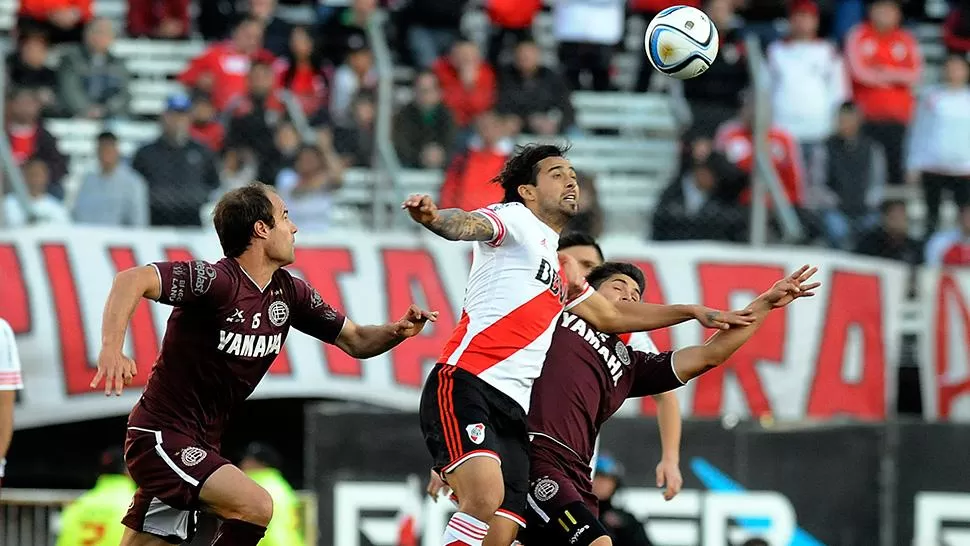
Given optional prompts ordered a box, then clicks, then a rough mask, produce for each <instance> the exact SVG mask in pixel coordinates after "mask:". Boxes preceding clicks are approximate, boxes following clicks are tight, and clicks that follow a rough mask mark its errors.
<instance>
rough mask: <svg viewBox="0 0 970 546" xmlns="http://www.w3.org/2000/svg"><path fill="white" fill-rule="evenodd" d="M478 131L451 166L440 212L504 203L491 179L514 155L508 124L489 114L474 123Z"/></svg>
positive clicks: (500, 192)
mask: <svg viewBox="0 0 970 546" xmlns="http://www.w3.org/2000/svg"><path fill="white" fill-rule="evenodd" d="M475 129H476V134H475V136H473V137H472V139H471V142H470V143H469V145H468V148H467V149H466V150H465V151H464V152H463V153H461V154H459V155H458V156H457V157H455V159H454V160H453V161H452V162H451V165H449V166H448V170H447V172H446V173H445V181H444V184H442V186H441V199H440V203H441V208H452V207H454V208H460V209H463V210H475V209H478V208H481V207H484V206H487V205H492V204H495V203H499V202H501V201H502V197H503V192H502V187H501V186H499V185H498V184H495V183H493V182H492V179H494V178H495V177H496V176H497V175H498V173H499V172H501V170H502V166H503V165H504V164H505V160H506V159H508V157H509V154H511V153H512V148H513V146H514V145H513V143H512V140H511V139H510V138H509V137H508V123H506V121H505V120H504V119H502V118H501V117H500V116H499V115H497V114H496V113H495V112H492V111H488V112H484V113H482V114H481V115H480V116H478V119H476V120H475Z"/></svg>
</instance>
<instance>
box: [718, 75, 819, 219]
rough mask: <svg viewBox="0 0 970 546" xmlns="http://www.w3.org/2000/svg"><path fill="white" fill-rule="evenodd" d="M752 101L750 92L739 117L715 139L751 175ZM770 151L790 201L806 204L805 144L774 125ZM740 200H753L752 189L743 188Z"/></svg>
mask: <svg viewBox="0 0 970 546" xmlns="http://www.w3.org/2000/svg"><path fill="white" fill-rule="evenodd" d="M752 100H753V99H752V97H751V96H750V94H748V93H745V96H744V97H743V105H742V106H741V111H740V112H739V114H738V117H737V118H736V119H734V120H728V121H727V122H725V123H723V124H722V125H721V127H719V128H718V130H717V135H716V136H715V138H714V148H715V150H716V151H718V152H721V153H722V154H724V156H725V157H726V158H727V159H728V161H730V162H731V163H733V164H734V165H736V166H737V167H738V168H739V169H741V170H742V171H744V172H746V173H748V175H750V174H751V173H752V170H753V167H754V141H753V136H752V128H751V123H752V120H753V114H754V112H753V105H752V104H751V102H752ZM768 150H770V152H771V163H772V165H774V167H775V171H776V172H777V174H778V178H779V179H780V180H781V184H782V187H783V188H784V189H785V195H786V196H787V197H788V201H789V202H791V204H793V205H795V206H796V207H800V206H802V205H804V203H805V186H806V180H805V168H804V166H803V163H802V151H801V147H800V146H799V145H798V142H797V141H796V140H795V137H793V136H792V135H791V133H789V132H788V131H786V130H785V129H783V128H781V127H779V126H777V125H774V124H772V125H771V128H770V129H769V130H768ZM740 199H741V203H743V204H747V203H750V202H751V192H750V190H747V189H746V190H745V191H743V192H742V194H741V196H740Z"/></svg>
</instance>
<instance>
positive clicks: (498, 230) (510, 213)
mask: <svg viewBox="0 0 970 546" xmlns="http://www.w3.org/2000/svg"><path fill="white" fill-rule="evenodd" d="M474 212H476V213H478V214H481V215H482V216H484V217H485V218H486V219H488V221H489V223H491V224H492V230H493V233H494V234H495V236H494V237H493V238H492V240H490V241H485V244H486V245H488V246H492V247H499V246H502V245H507V244H511V243H515V242H518V241H521V240H522V235H523V233H524V232H525V231H526V230H527V229H528V227H529V222H530V220H531V221H533V222H534V221H536V220H535V217H534V216H533V215H532V213H531V212H530V211H529V209H527V208H525V206H524V205H522V204H521V203H501V204H498V205H489V206H487V207H482V208H480V209H477V210H475V211H474ZM530 217H531V218H530Z"/></svg>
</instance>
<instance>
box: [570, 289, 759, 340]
mask: <svg viewBox="0 0 970 546" xmlns="http://www.w3.org/2000/svg"><path fill="white" fill-rule="evenodd" d="M571 312H572V313H574V314H576V315H579V316H580V317H581V318H582V319H583V320H585V321H586V322H588V323H590V324H592V325H593V327H594V328H596V329H597V330H599V331H600V332H605V333H608V334H622V333H626V332H645V331H650V330H656V329H658V328H667V327H669V326H674V325H676V324H680V323H682V322H687V321H688V320H697V321H698V322H700V323H701V324H702V325H704V327H706V328H717V329H721V330H726V329H728V328H731V327H732V326H748V325H750V324H751V323H752V322H753V321H754V319H753V318H752V317H751V314H752V311H751V310H750V309H742V310H740V311H718V310H717V309H711V308H710V307H704V306H703V305H660V304H655V303H639V302H630V301H618V302H611V301H609V300H608V299H606V298H604V297H603V296H602V295H600V294H593V295H591V296H590V297H589V298H587V299H586V300H584V301H583V302H582V303H580V304H579V305H577V306H576V307H573V308H572V310H571Z"/></svg>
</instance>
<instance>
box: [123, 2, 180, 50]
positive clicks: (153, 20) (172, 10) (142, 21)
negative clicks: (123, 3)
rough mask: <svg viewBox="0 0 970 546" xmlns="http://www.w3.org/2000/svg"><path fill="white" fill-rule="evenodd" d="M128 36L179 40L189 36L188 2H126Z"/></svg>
mask: <svg viewBox="0 0 970 546" xmlns="http://www.w3.org/2000/svg"><path fill="white" fill-rule="evenodd" d="M128 35H129V36H131V37H133V38H142V37H145V38H162V39H167V40H179V39H183V38H188V36H189V0H128Z"/></svg>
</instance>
